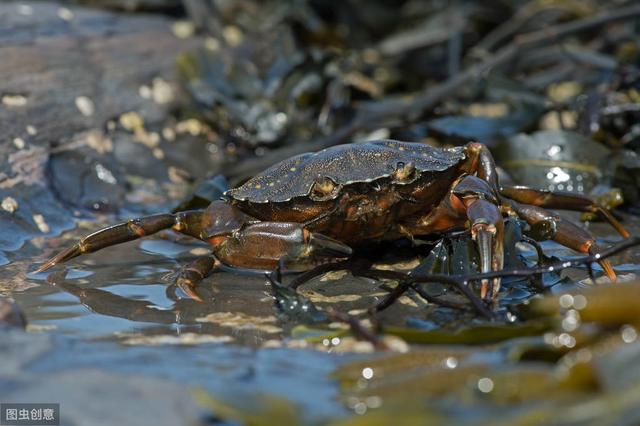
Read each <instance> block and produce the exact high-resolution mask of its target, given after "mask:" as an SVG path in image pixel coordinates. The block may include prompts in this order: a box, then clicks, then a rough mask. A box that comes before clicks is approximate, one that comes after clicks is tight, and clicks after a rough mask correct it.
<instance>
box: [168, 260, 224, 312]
mask: <svg viewBox="0 0 640 426" xmlns="http://www.w3.org/2000/svg"><path fill="white" fill-rule="evenodd" d="M219 266H220V261H218V259H216V258H215V257H214V256H203V257H199V258H197V259H195V260H194V261H192V262H191V263H189V264H187V265H185V266H183V267H182V268H181V269H180V270H179V271H178V273H177V275H176V278H175V283H176V285H177V286H178V288H179V289H180V290H182V291H183V292H184V293H185V294H186V295H187V296H189V297H190V298H191V299H193V300H197V301H198V302H203V300H202V298H201V297H200V295H199V294H198V292H197V291H196V286H197V284H198V283H199V282H200V281H202V280H203V279H204V278H206V277H207V275H209V274H210V273H211V271H213V270H214V269H216V268H218V267H219Z"/></svg>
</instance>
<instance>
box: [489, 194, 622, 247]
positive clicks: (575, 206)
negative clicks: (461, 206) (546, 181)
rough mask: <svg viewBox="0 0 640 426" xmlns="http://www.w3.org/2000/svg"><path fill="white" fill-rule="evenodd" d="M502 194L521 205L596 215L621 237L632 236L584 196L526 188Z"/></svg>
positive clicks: (600, 207)
mask: <svg viewBox="0 0 640 426" xmlns="http://www.w3.org/2000/svg"><path fill="white" fill-rule="evenodd" d="M500 193H501V194H502V195H504V196H505V197H508V198H510V199H512V200H515V201H517V202H519V203H525V204H531V205H534V206H538V207H545V208H549V209H561V210H574V211H579V212H590V213H596V214H599V215H600V216H601V217H602V218H604V219H605V220H606V221H607V222H609V223H610V224H611V226H613V227H614V228H615V230H616V231H617V232H618V233H619V234H620V235H621V236H623V237H624V238H628V237H629V236H630V234H629V232H628V231H627V230H626V229H625V228H624V226H622V224H621V223H620V222H619V221H618V219H616V218H615V217H614V216H613V215H612V214H611V212H609V210H607V209H605V208H604V207H602V206H599V205H597V204H596V203H595V202H594V201H593V200H592V199H590V198H589V197H586V196H584V195H580V194H573V193H570V192H560V191H547V190H544V189H534V188H529V187H526V186H506V187H502V188H500Z"/></svg>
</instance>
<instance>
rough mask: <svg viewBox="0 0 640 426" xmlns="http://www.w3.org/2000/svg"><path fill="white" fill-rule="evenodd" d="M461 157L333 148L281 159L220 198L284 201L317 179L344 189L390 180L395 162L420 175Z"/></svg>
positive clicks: (373, 145) (400, 149) (383, 146)
mask: <svg viewBox="0 0 640 426" xmlns="http://www.w3.org/2000/svg"><path fill="white" fill-rule="evenodd" d="M464 158H465V151H464V147H455V148H445V149H441V148H434V147H431V146H428V145H424V144H419V143H411V142H399V141H394V140H380V141H372V142H366V143H362V144H346V145H336V146H332V147H330V148H326V149H323V150H322V151H318V152H308V153H305V154H300V155H297V156H295V157H291V158H288V159H286V160H283V161H281V162H280V163H277V164H275V165H274V166H272V167H270V168H268V169H267V170H265V171H264V172H262V173H260V174H258V175H256V176H254V177H253V178H251V179H250V180H248V181H247V182H246V183H244V184H243V185H242V186H239V187H237V188H234V189H231V190H229V191H227V192H226V193H225V195H226V196H227V197H230V198H232V199H236V200H240V201H249V202H254V203H267V202H284V201H289V200H291V199H292V198H294V197H304V196H308V195H309V194H310V192H311V191H312V188H313V185H314V183H315V182H316V180H317V179H321V178H330V179H331V180H333V181H334V182H335V183H336V184H338V185H340V186H344V185H349V184H352V183H360V182H371V181H374V180H376V179H381V178H385V177H390V176H391V175H392V174H393V173H394V171H395V170H396V168H397V167H398V164H399V163H404V164H408V163H412V164H413V165H414V166H415V168H416V170H417V171H419V172H421V173H422V172H428V171H443V170H446V169H448V168H449V167H452V166H454V165H456V164H458V163H459V162H460V161H462V160H463V159H464ZM335 196H336V197H337V194H336V195H335ZM334 198H335V197H334Z"/></svg>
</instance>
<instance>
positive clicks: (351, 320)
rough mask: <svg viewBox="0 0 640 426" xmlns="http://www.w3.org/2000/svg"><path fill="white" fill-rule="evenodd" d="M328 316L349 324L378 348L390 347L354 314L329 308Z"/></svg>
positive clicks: (358, 335) (354, 331)
mask: <svg viewBox="0 0 640 426" xmlns="http://www.w3.org/2000/svg"><path fill="white" fill-rule="evenodd" d="M326 313H327V316H328V317H329V318H331V319H332V320H334V321H338V322H343V323H345V324H349V327H350V328H351V332H352V333H353V334H354V335H355V336H356V337H358V338H360V339H362V340H365V341H367V342H370V343H371V344H373V345H374V346H375V347H376V348H377V349H389V348H388V346H387V345H386V344H385V343H384V342H383V341H382V340H380V338H379V337H378V336H377V335H376V334H375V333H374V332H372V331H371V330H369V329H368V328H367V327H365V326H364V325H362V323H361V322H360V320H359V319H358V318H356V317H354V316H353V315H349V314H346V313H344V312H339V311H336V310H335V309H328V310H327V311H326Z"/></svg>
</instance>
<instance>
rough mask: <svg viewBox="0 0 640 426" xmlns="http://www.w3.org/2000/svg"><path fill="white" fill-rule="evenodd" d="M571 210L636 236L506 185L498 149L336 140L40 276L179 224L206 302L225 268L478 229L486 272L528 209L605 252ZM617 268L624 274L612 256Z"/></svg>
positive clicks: (316, 261) (300, 261)
mask: <svg viewBox="0 0 640 426" xmlns="http://www.w3.org/2000/svg"><path fill="white" fill-rule="evenodd" d="M546 208H552V209H568V210H575V211H581V212H591V213H596V214H599V215H601V216H602V217H603V218H604V219H606V220H607V221H608V222H609V223H610V224H611V225H612V226H613V227H614V228H615V229H616V230H617V231H618V233H620V234H621V235H622V236H623V237H628V236H629V233H628V232H627V231H626V230H625V229H624V227H623V226H622V225H621V224H620V223H619V222H618V221H617V219H616V218H615V217H613V216H612V215H611V213H610V212H609V211H608V210H606V209H604V208H603V207H601V206H599V205H597V204H596V203H595V202H594V201H592V200H591V199H589V198H588V197H585V196H583V195H579V194H574V193H568V192H552V191H547V190H538V189H533V188H528V187H521V186H512V187H508V186H503V187H501V186H500V185H499V183H498V176H497V173H496V167H495V163H494V160H493V157H492V156H491V154H490V152H489V150H488V149H487V147H486V146H484V145H482V144H480V143H476V142H471V143H468V144H467V145H465V146H460V147H453V148H434V147H431V146H429V145H425V144H420V143H410V142H400V141H394V140H379V141H370V142H366V143H353V144H346V145H336V146H333V147H330V148H327V149H324V150H322V151H318V152H313V153H305V154H301V155H297V156H294V157H291V158H289V159H286V160H283V161H281V162H280V163H277V164H275V165H274V166H272V167H271V168H269V169H267V170H265V171H264V172H262V173H260V174H258V175H256V176H255V177H253V178H251V179H250V180H248V181H247V182H245V183H244V184H243V185H241V186H239V187H236V188H233V189H230V190H228V191H227V192H225V194H224V196H223V197H222V199H221V200H218V201H214V202H212V203H211V204H209V206H208V207H207V208H206V209H201V210H191V211H183V212H178V213H175V214H156V215H152V216H146V217H141V218H137V219H131V220H129V221H127V222H125V223H121V224H118V225H114V226H111V227H108V228H104V229H101V230H99V231H97V232H95V233H93V234H91V235H89V236H86V237H84V238H82V239H81V240H80V241H79V242H78V243H77V244H75V245H74V246H72V247H70V248H68V249H67V250H64V251H62V252H60V253H59V254H57V255H56V256H54V257H53V258H51V259H50V260H48V261H46V262H45V263H44V264H43V265H41V266H40V267H39V268H38V269H37V272H42V271H45V270H47V269H49V268H51V267H53V266H54V265H57V264H59V263H61V262H64V261H67V260H69V259H72V258H75V257H77V256H79V255H81V254H84V253H90V252H95V251H97V250H100V249H102V248H105V247H109V246H112V245H115V244H119V243H123V242H126V241H130V240H134V239H137V238H142V237H144V236H147V235H150V234H154V233H156V232H158V231H160V230H164V229H173V230H174V231H177V232H179V233H182V234H186V235H189V236H191V237H195V238H197V239H200V240H203V241H206V242H208V243H209V244H210V245H211V247H212V254H211V255H208V256H204V257H202V258H198V259H196V260H195V261H193V262H191V263H190V264H188V265H186V266H185V267H184V268H182V270H181V271H180V272H179V274H178V277H177V280H176V282H177V284H178V286H179V287H180V288H182V289H183V290H184V291H185V292H186V293H187V294H188V295H189V296H190V297H192V298H194V299H196V300H201V299H200V296H199V295H198V293H197V291H196V286H197V283H198V282H199V281H200V280H202V279H203V278H204V277H206V276H207V275H208V274H209V273H211V272H212V271H213V270H215V269H217V268H218V267H220V265H221V264H225V265H227V266H231V267H235V268H248V269H256V270H271V269H273V268H275V267H277V266H278V265H281V266H282V265H283V266H285V267H286V268H287V269H291V270H294V271H306V270H309V269H312V268H314V267H315V266H318V265H320V264H323V263H326V262H331V261H339V260H344V259H346V258H349V257H350V256H351V255H352V252H353V250H357V249H358V248H359V247H362V246H366V245H367V244H371V243H372V242H379V241H390V240H398V239H402V238H406V239H409V240H411V241H413V240H414V238H416V237H422V236H433V235H440V234H443V233H445V232H447V231H451V230H464V229H466V230H468V231H470V232H471V235H472V238H473V240H474V241H475V243H476V245H477V249H478V253H479V258H480V269H481V271H480V272H489V271H492V270H493V271H498V270H501V269H502V267H503V254H504V248H503V241H504V218H505V216H509V215H511V216H517V217H519V218H520V219H523V220H524V221H526V222H527V223H528V224H529V225H530V226H531V228H532V229H533V230H534V231H536V232H534V233H535V234H537V235H538V238H539V239H552V240H554V241H556V242H558V243H560V244H562V245H564V246H566V247H569V248H571V249H573V250H576V251H578V252H581V253H589V254H597V253H598V251H599V248H598V246H597V245H596V242H595V239H594V238H593V236H592V235H591V234H590V233H589V232H588V231H586V230H585V229H583V228H581V227H578V226H577V225H574V224H573V223H571V222H570V221H567V220H565V219H562V218H561V217H560V216H557V215H555V214H553V213H551V212H549V211H547V210H546ZM599 263H600V264H601V266H602V268H603V269H604V271H605V273H606V274H607V275H608V276H609V277H610V278H611V279H612V280H615V277H616V274H615V272H614V270H613V268H612V266H611V264H610V263H609V261H607V260H605V259H601V260H600V261H599ZM499 286H500V281H499V279H494V280H491V281H489V280H484V281H482V282H481V286H480V296H481V297H483V298H487V299H492V298H495V297H496V295H497V292H498V289H499Z"/></svg>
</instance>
